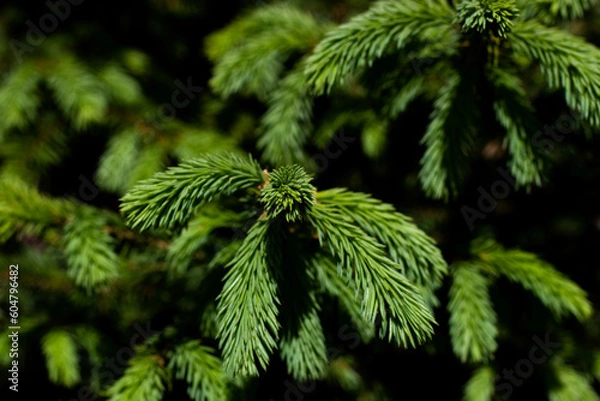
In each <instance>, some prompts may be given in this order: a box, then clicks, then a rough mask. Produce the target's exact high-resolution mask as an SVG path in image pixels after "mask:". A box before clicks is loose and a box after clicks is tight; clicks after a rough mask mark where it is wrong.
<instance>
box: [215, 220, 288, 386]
mask: <svg viewBox="0 0 600 401" xmlns="http://www.w3.org/2000/svg"><path fill="white" fill-rule="evenodd" d="M280 234H281V233H280V232H278V230H277V229H276V227H275V226H274V225H272V224H270V223H269V222H268V221H266V220H258V221H257V222H256V223H255V224H254V225H253V226H252V227H251V228H250V231H249V232H248V236H247V237H246V238H245V239H244V241H243V243H242V245H241V247H240V248H239V249H238V251H237V253H236V255H235V258H234V259H233V260H232V261H231V263H230V264H229V270H228V271H227V274H226V275H225V279H224V285H223V290H222V291H221V294H220V295H219V298H218V300H219V304H218V314H219V335H218V337H219V345H220V347H221V349H222V351H223V360H224V367H225V370H226V371H227V372H228V373H230V374H232V375H244V376H257V375H258V366H260V367H261V368H262V369H265V368H266V367H267V363H268V361H269V358H270V356H271V353H272V352H273V350H274V349H275V348H276V347H277V340H278V338H279V329H280V323H279V321H278V320H277V316H278V305H279V296H278V294H277V292H278V291H277V283H276V281H275V276H274V273H273V271H272V270H273V269H274V268H276V267H277V265H278V263H279V260H280V258H281V256H280V255H279V252H280V251H279V245H278V239H277V236H278V235H280ZM257 365H258V366H257Z"/></svg>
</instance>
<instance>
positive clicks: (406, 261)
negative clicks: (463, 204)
mask: <svg viewBox="0 0 600 401" xmlns="http://www.w3.org/2000/svg"><path fill="white" fill-rule="evenodd" d="M317 200H318V202H319V203H320V204H323V205H327V206H328V207H330V208H332V209H336V210H337V211H339V212H340V213H343V214H344V215H345V216H347V217H349V218H351V219H352V222H353V223H355V224H356V225H357V226H358V227H360V229H361V230H363V231H364V232H365V233H367V234H369V235H370V236H372V237H374V238H376V239H377V241H378V242H379V243H380V244H381V245H383V246H384V247H385V250H386V252H387V253H388V254H389V256H390V259H391V260H392V261H393V262H394V263H397V264H398V266H399V268H400V271H401V272H402V274H404V275H405V276H406V277H407V278H408V279H409V280H410V281H412V282H413V283H415V284H417V285H418V286H419V287H421V288H423V290H424V295H425V296H427V298H428V299H430V296H433V293H434V292H435V290H437V289H438V288H439V286H440V285H441V283H442V279H443V277H444V276H445V275H446V272H447V265H446V262H445V261H444V259H443V257H442V254H441V252H440V250H439V249H438V248H437V247H436V246H435V243H434V241H433V240H432V239H431V237H429V236H428V235H426V234H425V233H424V232H423V231H422V230H421V229H419V227H417V226H416V225H415V224H414V223H413V222H412V220H411V219H410V218H408V217H406V216H404V215H402V214H400V213H398V212H397V211H396V210H395V209H394V207H393V206H392V205H389V204H386V203H383V202H381V201H379V200H377V199H374V198H372V197H370V196H369V195H367V194H363V193H356V192H350V191H347V190H344V189H330V190H327V191H320V192H319V193H318V194H317Z"/></svg>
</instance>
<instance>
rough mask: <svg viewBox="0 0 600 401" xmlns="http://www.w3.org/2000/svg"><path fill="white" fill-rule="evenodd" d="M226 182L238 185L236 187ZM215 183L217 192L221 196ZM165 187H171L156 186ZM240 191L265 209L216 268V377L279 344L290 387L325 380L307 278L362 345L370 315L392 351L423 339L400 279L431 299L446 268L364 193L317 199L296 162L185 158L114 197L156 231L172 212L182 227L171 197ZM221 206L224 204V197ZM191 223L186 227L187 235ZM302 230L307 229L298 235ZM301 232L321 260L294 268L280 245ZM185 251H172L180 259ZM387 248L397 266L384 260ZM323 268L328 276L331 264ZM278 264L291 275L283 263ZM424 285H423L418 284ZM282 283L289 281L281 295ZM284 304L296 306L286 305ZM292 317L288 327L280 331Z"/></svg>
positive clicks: (411, 297)
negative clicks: (340, 308) (329, 298)
mask: <svg viewBox="0 0 600 401" xmlns="http://www.w3.org/2000/svg"><path fill="white" fill-rule="evenodd" d="M209 165H210V166H211V167H212V168H209V167H208V166H209ZM194 167H195V168H194ZM234 180H235V181H234ZM253 180H255V181H253ZM262 180H264V182H261V181H262ZM236 181H237V182H239V183H240V184H239V185H237V186H236V185H235V182H236ZM225 183H227V185H228V186H227V187H226V190H223V189H221V188H224V187H223V184H225ZM250 183H251V184H250ZM259 184H260V185H259ZM165 185H170V186H171V187H170V188H175V189H170V190H164V188H165ZM250 186H253V187H254V189H253V190H252V191H248V192H246V193H245V194H238V196H241V199H243V202H244V203H246V210H248V209H249V210H252V209H254V208H255V207H256V202H260V204H261V206H262V208H264V212H263V213H262V214H260V216H258V218H257V219H256V220H255V221H254V223H253V225H252V227H251V228H250V230H249V231H248V235H247V236H246V238H244V240H243V242H242V244H241V246H239V247H237V246H236V247H235V248H234V249H235V250H236V251H235V252H236V253H235V256H234V257H233V259H231V256H229V257H227V258H225V259H223V260H222V261H221V262H219V264H220V263H227V267H228V270H227V273H226V275H225V278H224V286H223V289H222V291H221V293H220V295H219V297H218V300H219V303H218V322H219V326H218V337H219V342H220V347H221V349H222V351H223V360H224V367H225V370H226V371H227V372H229V373H231V374H233V375H241V376H256V375H258V374H259V369H266V367H267V364H268V362H269V359H270V357H271V355H272V353H273V352H274V351H275V349H276V348H277V347H280V351H281V355H282V357H283V358H284V360H285V361H286V363H287V366H288V370H289V372H290V373H291V374H292V375H294V377H296V378H297V379H307V378H316V377H319V376H322V375H323V374H324V371H325V364H326V353H325V343H324V336H323V335H321V334H318V333H321V329H320V320H319V316H318V310H319V309H318V307H317V305H318V304H317V299H316V298H314V297H315V295H314V294H313V293H312V291H313V290H312V288H313V287H314V285H315V280H316V279H325V280H324V281H323V283H324V284H323V285H322V287H323V289H324V290H325V291H326V292H328V293H330V294H332V295H336V296H338V297H339V298H340V301H341V304H342V305H344V307H345V309H346V310H347V312H348V313H349V314H350V315H351V317H352V319H353V320H354V321H355V322H356V323H357V326H358V327H359V328H360V331H361V334H363V335H364V337H365V338H368V337H370V335H371V334H370V329H369V328H368V327H367V326H368V325H371V326H373V325H374V324H375V322H376V319H379V318H380V319H381V321H382V323H381V327H380V330H379V335H380V337H381V338H385V337H387V339H388V340H390V341H393V342H395V343H396V344H398V345H401V346H408V345H412V346H416V345H417V344H419V343H422V342H423V341H425V340H426V339H428V338H429V337H430V336H431V335H432V333H433V327H432V325H433V323H434V319H433V316H432V314H431V311H430V309H429V307H428V306H427V305H426V303H425V301H424V298H423V296H422V295H421V292H420V291H419V287H418V286H417V285H415V284H413V283H412V282H411V278H414V280H416V281H418V285H421V286H423V287H427V288H428V289H429V291H430V293H432V291H433V289H434V288H437V286H439V285H440V282H441V277H442V275H443V274H444V273H445V269H446V265H445V262H444V261H443V259H442V258H441V255H440V253H439V250H437V249H436V248H435V246H434V244H433V241H432V240H431V239H429V238H428V237H427V236H426V235H425V234H424V233H423V232H422V231H420V230H419V229H418V228H417V227H416V226H414V225H413V224H412V223H411V222H410V220H409V219H408V218H406V217H405V216H403V215H401V214H399V213H397V212H395V211H394V209H393V208H392V207H391V206H390V205H386V204H383V203H381V202H379V201H376V200H373V199H371V198H370V197H368V196H366V195H364V194H354V193H351V192H347V191H344V190H331V191H329V192H324V193H321V194H322V195H320V193H319V192H316V189H315V188H314V187H313V186H312V184H311V183H310V177H309V176H308V175H307V174H306V172H305V171H304V170H303V169H302V168H300V167H299V166H284V167H280V168H277V169H275V170H273V171H272V172H271V173H268V172H266V171H264V172H263V171H261V170H260V167H259V166H258V165H257V164H256V163H255V162H254V161H253V160H252V159H240V158H239V157H237V156H235V155H232V154H225V155H222V156H219V157H215V156H211V157H206V158H203V159H196V160H195V161H193V162H187V163H186V164H184V165H183V166H181V167H175V168H172V169H170V170H168V171H167V173H159V174H157V175H156V176H155V177H154V178H152V179H150V180H148V181H145V182H142V183H140V184H138V185H136V186H135V187H134V188H133V189H132V190H131V191H130V192H129V193H128V194H127V195H125V196H124V198H123V210H124V211H125V214H126V215H127V214H128V213H129V223H130V224H131V225H133V226H138V227H141V228H142V229H144V228H146V227H151V226H164V224H156V222H162V221H165V222H166V221H167V220H164V216H165V215H167V214H172V215H173V216H175V213H177V216H178V217H177V218H178V219H179V220H178V223H179V224H186V223H188V222H189V221H190V219H191V218H192V217H191V213H192V210H193V208H192V207H191V206H189V207H188V212H186V213H185V214H183V215H182V214H181V211H182V205H183V204H184V203H183V200H182V199H185V200H187V201H188V202H192V203H195V204H196V205H201V204H202V203H203V202H205V201H210V200H212V197H213V196H215V195H217V194H218V193H219V191H221V192H222V194H223V195H230V196H231V195H235V194H236V192H238V191H236V190H235V189H236V188H237V189H243V188H249V187H250ZM160 188H162V189H163V190H162V191H161V190H159V189H160ZM191 194H194V195H191ZM152 195H153V196H154V197H159V198H160V201H159V202H160V205H161V206H160V209H156V207H157V205H158V203H157V200H156V198H153V197H152ZM175 199H177V200H175ZM192 199H193V200H192ZM220 201H221V202H227V201H228V200H227V198H225V197H223V198H221V199H220ZM338 201H339V202H340V204H341V205H342V207H339V205H338V204H337V203H338ZM166 205H167V206H166ZM168 205H173V208H171V207H169V206H168ZM175 206H176V207H175ZM210 210H214V209H207V210H203V208H202V207H201V208H200V209H198V212H199V213H200V214H198V216H199V217H198V219H199V221H201V220H202V219H203V217H202V216H203V215H204V214H206V213H207V212H208V213H210ZM132 215H133V216H135V218H132ZM191 221H192V222H194V220H191ZM195 224H196V223H195V222H194V225H193V226H192V227H191V228H190V230H197V228H195ZM210 224H212V223H210V222H209V223H206V225H205V228H204V230H206V231H204V233H203V232H202V231H200V232H198V231H196V232H197V233H199V234H200V235H198V236H197V237H195V238H194V237H192V235H191V234H188V232H186V231H184V234H183V237H181V238H185V239H181V241H182V242H181V245H180V244H179V243H178V242H176V243H175V246H176V247H179V249H181V250H184V249H186V248H187V246H188V245H189V248H187V249H192V248H195V247H196V246H197V245H199V244H201V243H202V241H204V240H203V236H205V235H207V234H205V233H208V232H210V231H211V227H210ZM302 226H303V227H302ZM363 227H364V228H363ZM307 229H308V230H309V231H308V232H307V231H306V230H307ZM313 230H316V233H315V234H309V233H310V232H311V231H313ZM288 233H289V234H288ZM306 234H309V235H311V236H315V237H314V238H311V241H310V242H314V239H315V238H318V239H319V243H320V244H321V245H322V247H323V250H327V251H328V252H329V254H330V256H329V257H327V258H323V256H324V254H322V253H319V254H318V256H317V258H316V259H314V261H313V262H309V263H302V262H299V261H298V260H299V259H300V258H307V257H308V258H310V256H309V255H310V253H309V254H307V253H306V252H301V251H300V249H301V248H302V247H301V246H300V245H295V246H293V247H292V248H290V249H288V248H287V247H290V246H292V244H293V242H291V241H292V237H293V238H297V239H298V240H299V241H300V242H299V244H304V246H305V247H306V246H308V245H309V243H310V242H309V243H306V240H307V238H306V237H305V235H306ZM378 239H379V240H380V241H381V243H380V242H378ZM178 241H179V240H178ZM311 247H313V248H314V245H311ZM388 247H389V249H388ZM284 248H285V249H286V250H285V252H284V250H283V249H284ZM308 249H311V248H308ZM190 252H191V251H188V250H186V251H185V252H183V253H184V254H187V255H188V256H187V258H189V255H190ZM313 252H314V251H313ZM387 252H389V253H390V254H391V255H393V258H394V259H395V260H398V262H399V263H401V264H399V263H396V262H394V261H393V260H392V259H390V257H388V256H387V254H386V253H387ZM227 254H228V255H231V254H230V253H229V252H228V253H227ZM171 255H173V253H171ZM293 255H296V256H293ZM284 256H285V258H284ZM216 258H218V256H216ZM329 258H331V260H329ZM288 259H289V260H288ZM173 260H174V259H173V256H171V261H173ZM332 260H335V262H332ZM213 262H214V261H213ZM334 263H337V268H332V266H333V265H334ZM289 265H293V266H295V267H294V268H289V267H286V266H289ZM325 269H326V271H324V270H325ZM332 270H336V275H337V276H334V274H333V271H332ZM421 270H425V271H421ZM404 273H406V275H407V276H405V275H404ZM428 278H431V280H430V281H432V283H426V281H427V279H428ZM287 280H291V281H292V282H294V283H297V285H296V286H295V287H293V288H287V289H286V288H285V285H284V283H285V282H286V281H287ZM349 283H350V284H351V288H353V289H354V290H353V291H351V293H352V292H353V293H352V294H350V293H349V292H348V291H347V289H344V288H343V287H344V286H347V285H348V284H349ZM282 286H283V287H282ZM319 287H320V286H319ZM290 297H292V298H293V299H294V301H292V298H290ZM307 297H308V298H307ZM284 298H285V302H283V301H282V299H284ZM307 300H308V301H307ZM355 302H356V304H355ZM290 303H291V304H292V305H298V306H297V307H296V308H300V309H299V310H296V309H292V312H290V310H287V309H285V308H286V307H285V305H288V304H290ZM359 303H360V304H361V307H360V312H359V309H358V304H359ZM281 308H284V310H283V311H282V310H281ZM280 314H282V315H283V317H282V318H280ZM291 316H296V319H299V320H298V321H296V322H292V323H291V326H290V320H289V319H290V317H291ZM282 320H283V322H284V323H285V324H284V325H283V326H282V323H281V322H282ZM290 327H291V328H292V329H293V330H292V329H290ZM278 341H281V342H280V344H278Z"/></svg>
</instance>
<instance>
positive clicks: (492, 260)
mask: <svg viewBox="0 0 600 401" xmlns="http://www.w3.org/2000/svg"><path fill="white" fill-rule="evenodd" d="M474 246H475V252H477V253H478V254H479V256H480V258H481V259H482V260H483V261H485V262H486V263H488V264H490V265H491V266H493V267H494V268H495V269H496V270H497V271H498V272H499V273H501V274H503V275H505V276H506V277H507V278H508V279H509V280H511V281H513V282H517V283H519V284H521V285H522V286H523V287H524V288H525V289H527V290H529V291H531V292H532V293H533V294H534V295H535V296H536V297H537V298H539V299H540V301H542V303H543V304H544V305H546V307H548V308H549V309H550V310H551V311H552V312H553V313H554V314H555V315H556V316H557V317H558V318H560V317H563V316H565V315H567V314H571V315H573V316H575V317H576V318H577V319H579V320H585V319H586V318H588V317H589V316H590V315H591V313H592V305H591V303H590V301H589V300H588V299H587V294H586V292H585V291H584V290H583V289H581V288H580V287H579V286H578V285H577V284H575V283H574V282H573V281H571V280H569V278H568V277H566V276H565V275H564V274H562V273H561V272H559V271H557V270H555V269H554V267H552V266H551V265H550V264H548V263H547V262H544V261H543V260H541V259H539V258H538V257H537V256H536V255H535V254H532V253H529V252H524V251H521V250H516V249H515V250H504V249H503V248H502V247H501V246H500V245H498V244H496V243H494V242H493V241H488V242H481V243H476V244H475V245H474Z"/></svg>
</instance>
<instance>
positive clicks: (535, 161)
mask: <svg viewBox="0 0 600 401" xmlns="http://www.w3.org/2000/svg"><path fill="white" fill-rule="evenodd" d="M490 75H491V81H492V82H493V83H494V86H495V89H496V100H495V102H494V111H495V113H496V119H497V120H498V122H499V123H500V124H501V125H502V126H503V127H504V129H505V130H506V138H505V140H504V146H505V147H506V148H507V149H508V153H509V155H510V159H509V161H508V167H509V168H510V171H511V173H512V174H513V176H514V177H515V181H516V185H517V186H520V185H528V184H535V185H538V186H540V185H541V184H542V179H541V171H542V168H543V165H542V159H541V158H540V157H539V156H538V155H537V154H536V152H535V151H534V148H533V146H532V140H531V138H529V135H530V133H531V132H535V130H536V124H535V123H536V120H535V116H534V113H533V107H532V106H531V104H530V102H529V100H528V99H527V97H526V94H525V91H524V89H523V88H522V87H521V82H520V80H519V79H518V78H517V77H515V76H514V75H511V74H509V73H507V72H505V71H502V70H499V69H496V70H493V71H492V72H491V74H490Z"/></svg>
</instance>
